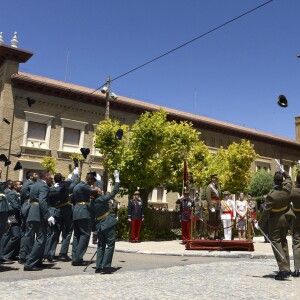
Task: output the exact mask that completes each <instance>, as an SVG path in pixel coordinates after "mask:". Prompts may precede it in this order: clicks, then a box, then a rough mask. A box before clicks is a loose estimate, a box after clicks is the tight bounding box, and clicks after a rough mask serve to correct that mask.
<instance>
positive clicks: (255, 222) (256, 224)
mask: <svg viewBox="0 0 300 300" xmlns="http://www.w3.org/2000/svg"><path fill="white" fill-rule="evenodd" d="M253 223H254V227H255V228H256V229H258V230H259V229H260V227H259V225H258V222H257V221H256V220H253Z"/></svg>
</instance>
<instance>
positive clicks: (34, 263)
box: [24, 170, 55, 271]
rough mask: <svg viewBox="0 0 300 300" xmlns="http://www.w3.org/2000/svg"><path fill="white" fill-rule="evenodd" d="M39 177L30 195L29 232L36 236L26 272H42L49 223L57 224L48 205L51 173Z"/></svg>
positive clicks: (45, 171)
mask: <svg viewBox="0 0 300 300" xmlns="http://www.w3.org/2000/svg"><path fill="white" fill-rule="evenodd" d="M39 177H40V181H37V182H36V183H35V184H34V185H33V186H32V187H31V189H30V195H29V198H30V208H29V212H28V217H27V222H28V228H29V229H28V230H30V231H32V232H33V234H34V235H35V241H34V244H33V247H32V249H31V252H30V254H29V256H28V259H27V261H26V263H25V265H24V271H40V270H42V267H43V264H42V260H43V257H44V251H45V245H46V239H47V222H48V224H49V225H50V226H53V225H54V224H55V219H54V217H53V215H51V213H50V212H49V210H48V205H47V200H48V197H49V190H50V188H49V185H50V184H51V182H52V177H51V173H50V172H49V171H48V170H44V171H41V172H40V174H39Z"/></svg>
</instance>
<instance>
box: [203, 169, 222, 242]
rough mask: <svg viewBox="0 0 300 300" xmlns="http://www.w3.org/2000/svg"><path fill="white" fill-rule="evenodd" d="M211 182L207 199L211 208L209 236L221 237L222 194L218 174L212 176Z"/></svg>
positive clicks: (212, 237)
mask: <svg viewBox="0 0 300 300" xmlns="http://www.w3.org/2000/svg"><path fill="white" fill-rule="evenodd" d="M210 178H211V183H210V184H209V185H208V186H207V188H206V200H207V203H208V208H209V225H210V226H209V228H208V231H209V238H210V239H213V240H214V239H219V238H220V236H219V229H220V226H221V217H220V200H221V198H220V197H221V195H220V191H219V188H218V175H217V174H213V175H211V176H210Z"/></svg>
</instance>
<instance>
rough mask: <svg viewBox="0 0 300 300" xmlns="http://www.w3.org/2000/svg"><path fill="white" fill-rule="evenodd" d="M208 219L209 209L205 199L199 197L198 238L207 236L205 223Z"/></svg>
mask: <svg viewBox="0 0 300 300" xmlns="http://www.w3.org/2000/svg"><path fill="white" fill-rule="evenodd" d="M208 220H209V209H208V203H207V200H206V199H201V217H200V221H201V223H200V238H202V237H203V238H205V239H206V238H208V230H207V223H208Z"/></svg>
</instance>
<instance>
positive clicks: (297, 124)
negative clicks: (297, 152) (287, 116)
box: [295, 117, 300, 143]
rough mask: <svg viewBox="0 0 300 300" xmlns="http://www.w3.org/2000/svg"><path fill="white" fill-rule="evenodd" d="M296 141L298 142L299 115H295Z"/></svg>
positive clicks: (299, 138) (299, 133) (299, 130)
mask: <svg viewBox="0 0 300 300" xmlns="http://www.w3.org/2000/svg"><path fill="white" fill-rule="evenodd" d="M295 127H296V142H298V143H300V117H295Z"/></svg>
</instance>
